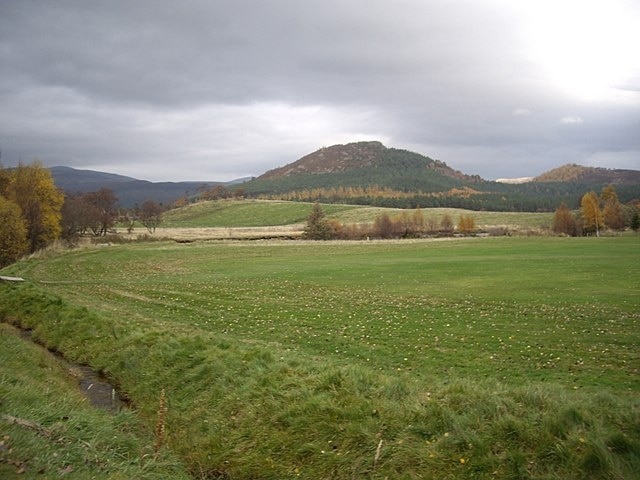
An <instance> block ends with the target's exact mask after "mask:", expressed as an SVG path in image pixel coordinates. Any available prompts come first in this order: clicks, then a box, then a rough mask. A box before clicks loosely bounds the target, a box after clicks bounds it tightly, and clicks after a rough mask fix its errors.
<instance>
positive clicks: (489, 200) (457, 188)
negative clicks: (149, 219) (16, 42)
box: [51, 141, 640, 211]
mask: <svg viewBox="0 0 640 480" xmlns="http://www.w3.org/2000/svg"><path fill="white" fill-rule="evenodd" d="M51 171H52V174H53V177H54V180H55V182H56V185H58V187H59V188H61V189H63V190H65V191H66V192H69V193H73V192H86V191H95V190H99V189H100V188H103V187H105V188H110V189H112V190H113V191H114V192H115V194H116V196H117V197H118V198H119V203H120V205H121V206H124V207H131V206H134V205H135V204H141V203H142V202H144V201H145V200H147V199H152V200H155V201H157V202H160V203H164V204H168V203H171V202H173V201H175V200H177V199H178V198H180V197H183V196H185V194H187V195H195V194H196V193H197V191H198V190H199V189H200V188H201V187H203V186H206V187H208V188H211V187H212V186H215V185H226V186H229V185H235V184H238V183H242V189H243V190H244V192H245V195H246V196H249V197H263V198H279V199H289V200H300V201H322V202H327V203H356V204H372V205H379V206H388V207H399V208H408V207H416V206H421V207H457V208H468V209H472V210H495V211H553V210H554V209H555V208H556V207H557V206H558V205H559V204H560V203H561V202H565V203H567V204H568V205H569V206H570V207H571V208H577V207H578V206H579V201H580V198H581V196H582V195H584V193H586V192H587V191H589V190H595V191H599V190H600V189H602V187H604V186H605V185H609V184H614V185H616V190H617V191H618V196H619V198H620V200H621V201H622V202H628V201H631V200H633V199H638V198H640V171H638V170H619V169H606V168H596V167H583V166H580V165H575V164H570V165H564V166H562V167H558V168H555V169H553V170H550V171H548V172H545V173H543V174H541V175H539V176H537V177H534V178H532V179H529V178H526V179H525V178H522V179H502V182H506V183H501V182H498V181H488V180H484V179H482V178H481V177H480V176H478V175H467V174H465V173H462V172H460V171H458V170H455V169H453V168H451V167H449V166H448V165H447V164H446V163H444V162H442V161H440V160H434V159H431V158H429V157H427V156H424V155H421V154H419V153H415V152H411V151H408V150H402V149H396V148H387V147H385V146H384V145H383V144H382V143H380V142H375V141H373V142H371V141H370V142H354V143H348V144H344V145H333V146H330V147H322V148H320V149H318V150H316V151H315V152H312V153H309V154H307V155H305V156H303V157H301V158H300V159H298V160H296V161H294V162H292V163H289V164H287V165H285V166H282V167H278V168H275V169H272V170H269V171H267V172H265V173H264V174H262V175H260V176H259V177H254V178H252V179H251V180H249V181H246V182H243V180H246V179H238V180H235V181H233V182H226V183H223V182H160V183H153V182H148V181H145V180H137V179H134V178H131V177H125V176H122V175H116V174H110V173H104V172H95V171H90V170H75V169H73V168H69V167H53V168H52V169H51ZM525 180H529V181H525ZM523 181H524V183H520V182H523Z"/></svg>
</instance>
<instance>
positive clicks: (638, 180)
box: [533, 163, 640, 185]
mask: <svg viewBox="0 0 640 480" xmlns="http://www.w3.org/2000/svg"><path fill="white" fill-rule="evenodd" d="M533 181H534V182H579V183H588V184H601V183H602V184H613V185H638V184H640V171H638V170H621V169H610V168H600V167H585V166H582V165H576V164H575V163H572V164H567V165H563V166H561V167H558V168H554V169H553V170H549V171H548V172H545V173H543V174H541V175H538V176H537V177H535V178H534V179H533Z"/></svg>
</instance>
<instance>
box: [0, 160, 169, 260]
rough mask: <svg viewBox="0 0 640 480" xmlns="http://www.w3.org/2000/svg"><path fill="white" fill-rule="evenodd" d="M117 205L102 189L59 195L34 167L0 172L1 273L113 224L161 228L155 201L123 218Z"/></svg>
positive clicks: (45, 171)
mask: <svg viewBox="0 0 640 480" xmlns="http://www.w3.org/2000/svg"><path fill="white" fill-rule="evenodd" d="M117 201H118V199H117V197H116V196H115V194H114V193H113V191H111V190H110V189H107V188H102V189H100V190H98V191H96V192H85V193H79V194H68V195H65V194H63V192H61V191H60V190H59V189H58V188H56V185H55V183H54V181H53V178H52V176H51V172H50V170H49V169H48V168H45V167H44V166H43V165H42V164H41V163H40V162H38V161H34V162H32V163H31V164H29V165H25V164H22V163H20V164H19V165H18V166H17V167H15V168H11V169H5V168H2V167H1V166H0V268H2V267H4V266H6V265H8V264H10V263H13V262H15V261H16V260H18V259H19V258H21V257H22V256H24V255H26V254H29V253H33V252H35V251H37V250H40V249H42V248H44V247H47V246H48V245H50V244H51V243H52V242H54V241H55V240H57V239H59V238H63V239H67V240H74V239H76V238H77V237H79V236H82V235H91V236H104V235H107V233H109V232H110V231H112V229H113V227H114V225H115V224H116V222H117V221H118V220H120V221H124V222H126V223H128V224H129V225H131V226H133V222H134V221H135V220H138V221H139V222H140V223H142V225H144V226H145V227H146V228H147V229H148V230H149V232H153V231H155V228H156V227H157V226H158V225H159V223H160V222H161V219H162V212H163V208H162V206H161V205H159V204H157V203H156V202H154V201H151V200H149V201H146V202H144V203H143V204H142V206H140V207H136V208H135V209H133V210H131V211H128V212H120V211H119V210H118V209H117V208H116V204H117Z"/></svg>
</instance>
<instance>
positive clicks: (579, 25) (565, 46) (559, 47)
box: [526, 0, 640, 101]
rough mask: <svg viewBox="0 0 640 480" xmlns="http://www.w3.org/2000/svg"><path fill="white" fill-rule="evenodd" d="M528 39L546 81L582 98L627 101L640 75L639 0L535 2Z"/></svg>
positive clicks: (530, 10) (529, 10)
mask: <svg viewBox="0 0 640 480" xmlns="http://www.w3.org/2000/svg"><path fill="white" fill-rule="evenodd" d="M526 16H527V19H528V22H529V28H528V29H527V30H528V34H527V37H528V38H527V40H526V42H527V43H528V44H529V47H530V49H531V54H532V58H533V60H534V62H537V63H538V64H540V66H541V67H542V71H543V74H544V75H546V76H547V78H548V80H549V81H550V82H551V83H552V84H553V85H555V86H556V87H557V88H559V89H561V90H562V91H563V93H567V94H570V95H573V96H575V97H577V98H578V99H580V100H587V101H599V100H618V101H620V100H622V101H629V100H632V99H633V98H634V97H635V101H639V100H638V93H637V92H629V91H625V87H627V86H628V85H629V84H630V83H631V81H633V80H634V78H636V79H637V78H638V77H639V76H640V54H639V53H638V47H639V46H640V28H639V25H640V3H638V2H633V1H616V0H611V1H609V0H586V1H585V0H560V1H556V0H554V1H545V0H542V1H536V2H531V4H529V7H528V8H527V11H526Z"/></svg>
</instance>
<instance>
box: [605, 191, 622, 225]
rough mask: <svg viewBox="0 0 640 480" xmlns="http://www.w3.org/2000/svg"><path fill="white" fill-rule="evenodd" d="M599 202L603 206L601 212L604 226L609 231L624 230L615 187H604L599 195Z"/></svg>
mask: <svg viewBox="0 0 640 480" xmlns="http://www.w3.org/2000/svg"><path fill="white" fill-rule="evenodd" d="M600 200H602V203H603V204H604V208H603V210H602V216H603V219H604V224H605V225H606V226H607V227H608V228H610V229H611V230H622V229H623V228H624V215H623V213H622V205H620V201H619V200H618V194H617V193H616V189H615V187H614V186H613V185H608V186H606V187H604V188H603V189H602V192H601V193H600Z"/></svg>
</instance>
